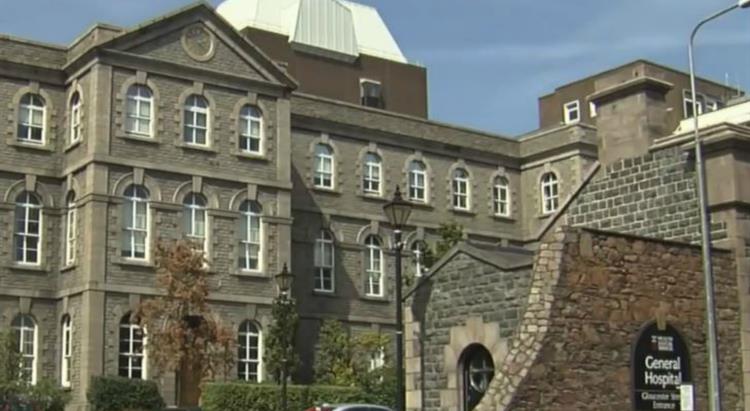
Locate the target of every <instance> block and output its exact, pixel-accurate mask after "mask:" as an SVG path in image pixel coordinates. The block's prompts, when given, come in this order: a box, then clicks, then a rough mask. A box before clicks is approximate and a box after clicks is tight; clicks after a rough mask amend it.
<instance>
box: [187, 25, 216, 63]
mask: <svg viewBox="0 0 750 411" xmlns="http://www.w3.org/2000/svg"><path fill="white" fill-rule="evenodd" d="M214 43H215V40H214V35H213V33H211V32H210V31H209V30H208V29H207V28H206V27H205V26H203V25H202V24H193V25H191V26H187V27H185V29H184V30H183V31H182V48H183V49H185V52H187V54H188V55H189V56H190V57H191V58H193V59H195V60H198V61H206V60H210V59H211V58H212V57H213V56H214V51H215V50H214V49H215V44H214Z"/></svg>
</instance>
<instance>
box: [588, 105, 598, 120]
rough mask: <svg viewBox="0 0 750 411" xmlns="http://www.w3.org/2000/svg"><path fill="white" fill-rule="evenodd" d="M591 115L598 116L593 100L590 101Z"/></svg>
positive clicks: (592, 116)
mask: <svg viewBox="0 0 750 411" xmlns="http://www.w3.org/2000/svg"><path fill="white" fill-rule="evenodd" d="M589 116H590V117H591V118H594V117H596V104H595V103H594V102H593V101H589Z"/></svg>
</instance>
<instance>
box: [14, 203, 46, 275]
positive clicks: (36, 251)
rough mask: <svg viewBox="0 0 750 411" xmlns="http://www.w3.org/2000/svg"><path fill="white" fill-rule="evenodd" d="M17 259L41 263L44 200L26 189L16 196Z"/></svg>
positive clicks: (15, 236) (29, 262)
mask: <svg viewBox="0 0 750 411" xmlns="http://www.w3.org/2000/svg"><path fill="white" fill-rule="evenodd" d="M15 220H16V225H15V235H14V236H13V237H14V239H15V246H14V249H15V261H16V262H17V263H21V264H39V262H40V257H41V255H42V202H41V201H39V197H37V196H36V195H35V194H34V193H31V192H28V191H24V192H22V193H21V194H19V195H18V197H16V218H15Z"/></svg>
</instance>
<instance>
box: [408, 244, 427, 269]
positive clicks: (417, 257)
mask: <svg viewBox="0 0 750 411" xmlns="http://www.w3.org/2000/svg"><path fill="white" fill-rule="evenodd" d="M425 246H426V244H425V242H424V241H422V240H416V241H414V242H413V243H412V244H411V247H410V248H409V250H410V251H411V253H412V255H413V256H414V276H415V277H417V278H419V277H421V276H422V274H424V270H425V268H426V267H425V266H424V255H425Z"/></svg>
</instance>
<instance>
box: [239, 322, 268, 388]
mask: <svg viewBox="0 0 750 411" xmlns="http://www.w3.org/2000/svg"><path fill="white" fill-rule="evenodd" d="M262 343H263V341H262V335H261V332H260V330H259V329H258V326H256V325H255V323H254V322H252V321H249V320H246V321H243V322H242V324H241V325H240V332H239V334H238V341H237V351H238V352H237V354H238V355H237V359H238V364H237V373H238V377H239V379H240V380H243V381H253V382H261V381H262V380H263V370H262V367H263V361H262V358H263V355H262V354H263V345H262Z"/></svg>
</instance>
